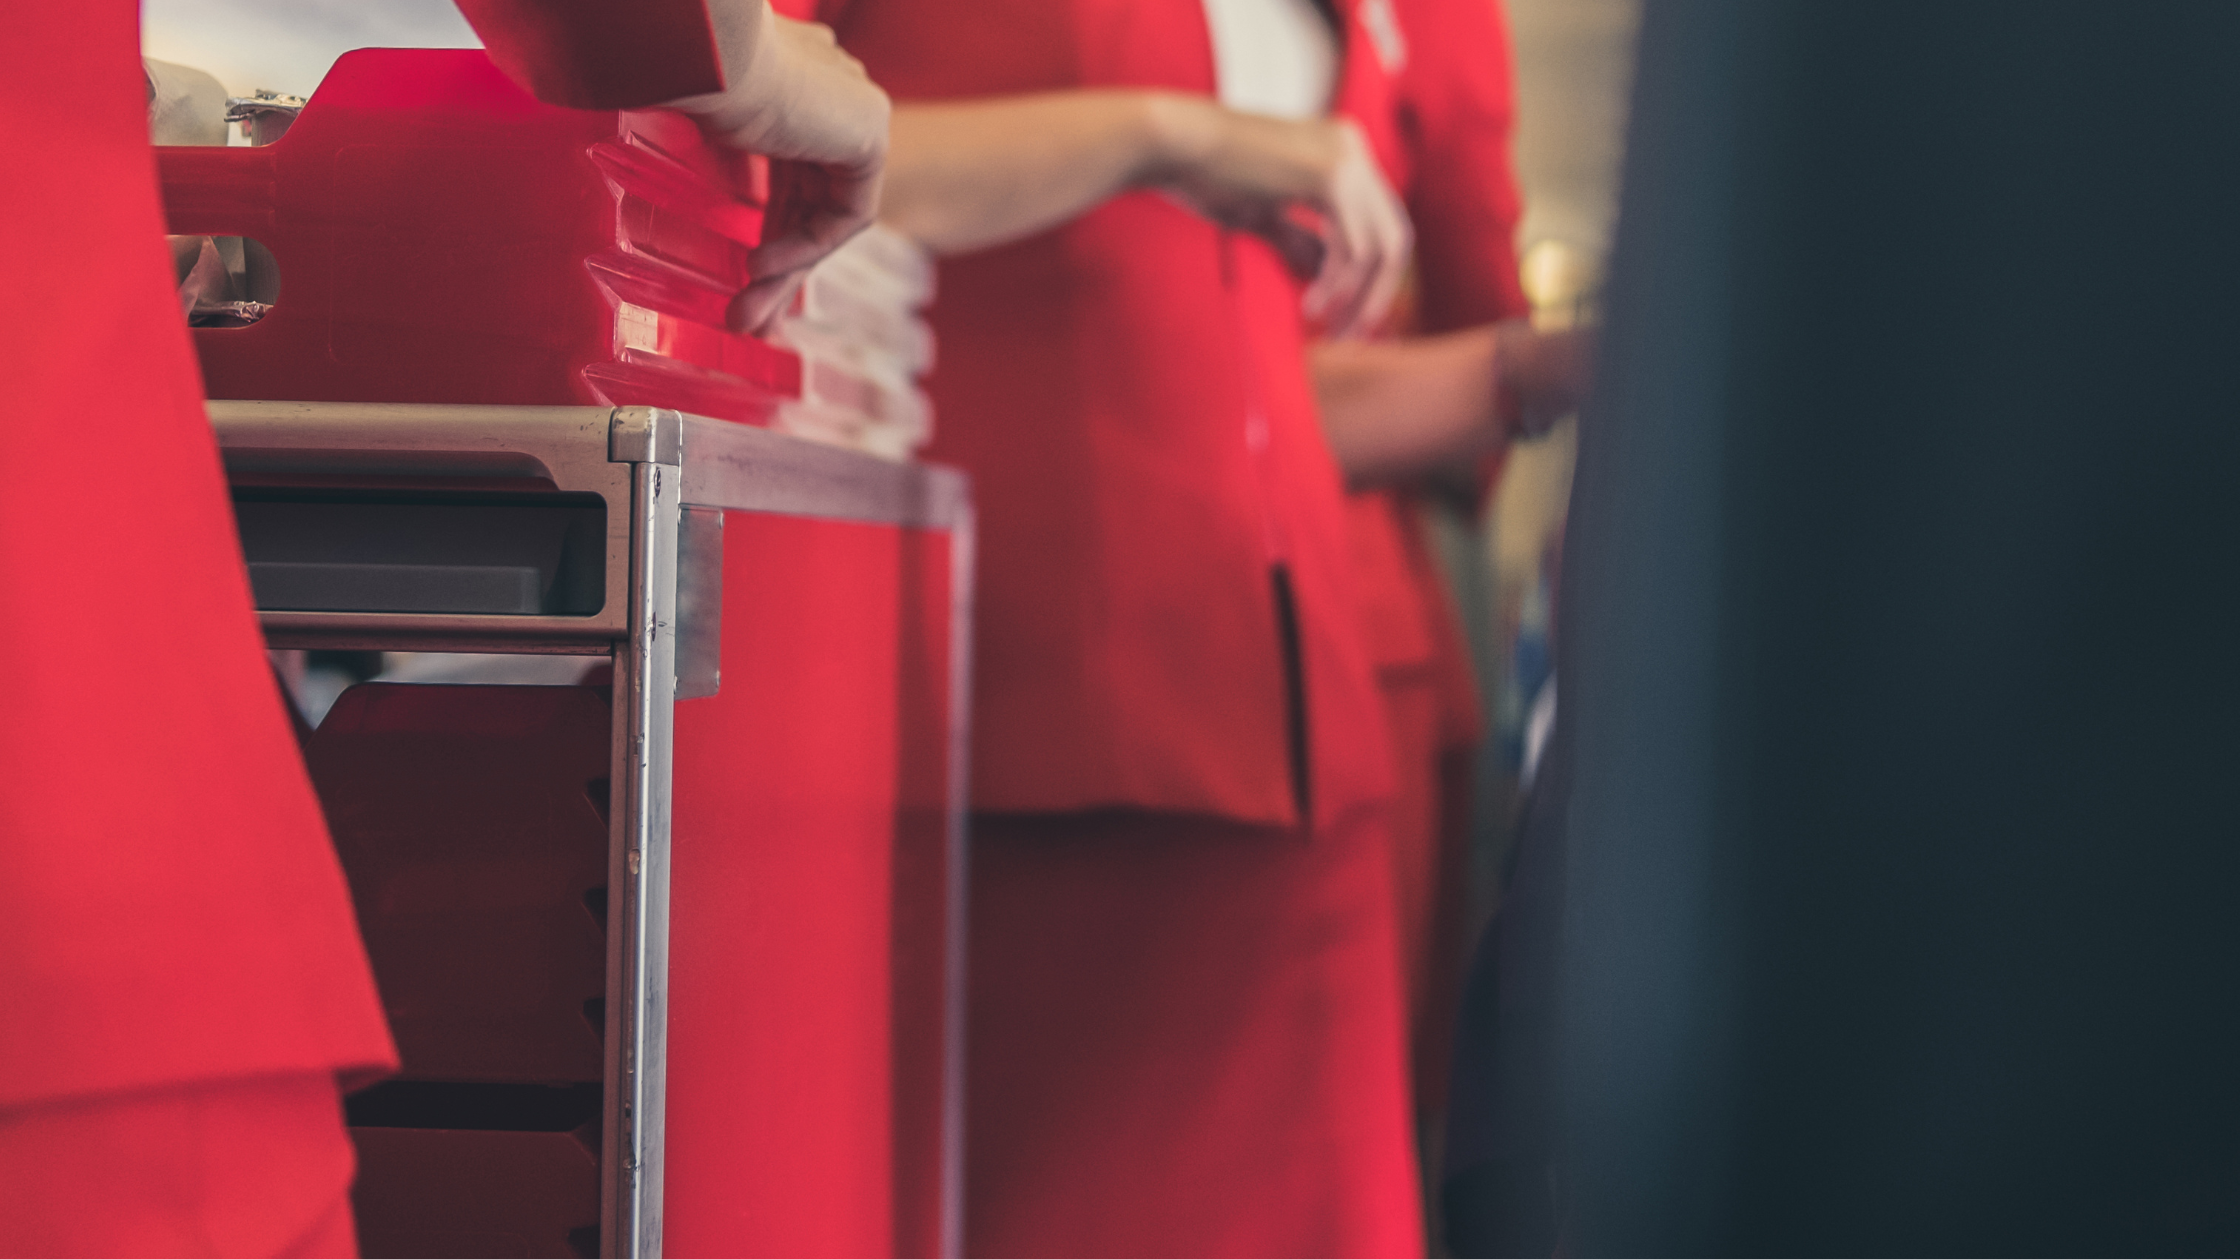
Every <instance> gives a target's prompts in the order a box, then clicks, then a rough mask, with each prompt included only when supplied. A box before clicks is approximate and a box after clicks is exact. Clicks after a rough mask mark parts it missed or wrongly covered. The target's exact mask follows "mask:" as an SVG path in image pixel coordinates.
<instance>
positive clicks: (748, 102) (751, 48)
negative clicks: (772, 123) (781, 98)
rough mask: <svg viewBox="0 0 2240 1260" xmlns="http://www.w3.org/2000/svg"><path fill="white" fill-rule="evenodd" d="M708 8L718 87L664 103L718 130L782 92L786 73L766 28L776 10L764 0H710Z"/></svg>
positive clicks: (739, 120)
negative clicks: (719, 67)
mask: <svg viewBox="0 0 2240 1260" xmlns="http://www.w3.org/2000/svg"><path fill="white" fill-rule="evenodd" d="M708 11H709V17H710V24H711V25H712V26H713V28H714V33H715V40H716V52H717V55H718V57H719V58H720V59H721V61H722V63H723V90H722V91H720V92H710V93H708V94H706V95H704V96H686V97H681V98H679V99H677V100H673V101H670V102H669V103H668V105H669V108H671V109H674V110H677V111H679V112H680V113H685V114H690V115H692V116H694V117H696V118H699V119H701V120H703V121H704V122H706V123H707V124H708V125H710V126H712V127H714V128H716V129H717V130H719V131H723V130H730V129H732V128H735V127H737V126H739V125H741V124H742V123H743V122H744V121H745V120H747V119H748V118H750V117H752V116H754V115H755V114H757V113H758V112H759V111H760V110H761V108H762V106H763V103H764V102H766V101H768V100H770V99H772V98H773V96H775V95H783V93H784V91H785V87H786V85H785V83H784V80H785V79H787V78H789V77H790V76H788V75H787V73H786V70H787V67H786V66H785V65H784V61H785V57H784V51H783V49H781V48H780V47H779V44H780V43H781V41H780V40H779V39H778V38H776V32H774V31H773V30H772V29H771V27H773V26H774V25H775V24H776V22H777V15H776V14H774V13H773V12H771V9H770V5H769V4H768V2H767V0H739V2H738V3H733V4H711V5H709V6H708Z"/></svg>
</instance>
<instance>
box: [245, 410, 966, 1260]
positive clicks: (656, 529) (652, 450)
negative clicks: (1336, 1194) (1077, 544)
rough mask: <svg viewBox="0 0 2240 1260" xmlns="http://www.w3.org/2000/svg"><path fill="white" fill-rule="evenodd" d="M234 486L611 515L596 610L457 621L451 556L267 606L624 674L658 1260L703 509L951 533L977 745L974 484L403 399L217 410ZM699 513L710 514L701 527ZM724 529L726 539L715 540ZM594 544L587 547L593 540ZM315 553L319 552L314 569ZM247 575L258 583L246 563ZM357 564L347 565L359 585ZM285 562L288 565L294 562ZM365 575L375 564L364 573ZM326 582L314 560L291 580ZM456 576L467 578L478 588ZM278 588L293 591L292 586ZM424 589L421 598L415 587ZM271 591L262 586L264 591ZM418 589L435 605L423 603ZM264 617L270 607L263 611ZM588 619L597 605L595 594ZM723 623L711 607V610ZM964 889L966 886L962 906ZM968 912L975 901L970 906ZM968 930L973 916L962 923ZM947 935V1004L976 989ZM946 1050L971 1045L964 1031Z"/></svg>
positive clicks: (624, 1212) (698, 686)
mask: <svg viewBox="0 0 2240 1260" xmlns="http://www.w3.org/2000/svg"><path fill="white" fill-rule="evenodd" d="M210 417H211V421H212V423H213V425H214V426H215V428H216V430H217V434H218V441H219V444H220V447H221V450H222V452H223V456H224V459H225V463H226V467H227V471H228V475H229V476H230V477H231V478H232V479H233V480H234V483H235V485H236V486H237V487H240V486H242V485H244V484H246V485H251V486H255V485H260V484H261V485H268V486H288V485H299V486H300V485H309V486H314V487H318V486H327V487H343V488H348V489H352V490H353V492H355V493H359V494H364V493H367V492H368V491H367V488H369V487H370V488H372V489H373V490H374V491H378V490H379V489H380V488H383V487H390V488H407V489H409V488H411V487H419V488H421V489H426V488H428V487H439V488H440V487H443V486H447V485H456V486H463V487H479V486H489V485H514V486H534V487H536V488H537V489H538V490H539V491H540V492H544V491H549V494H550V495H551V496H553V497H555V498H556V499H558V500H566V501H575V502H588V501H589V500H588V498H587V496H595V497H596V498H597V499H598V500H600V501H601V502H602V503H603V506H604V520H605V529H604V536H603V538H601V539H598V540H595V542H594V543H593V545H591V546H589V547H588V548H587V547H584V546H578V547H577V549H576V550H577V553H578V554H575V555H574V556H573V557H572V559H571V560H569V563H572V564H574V565H575V566H576V567H577V568H578V569H579V570H581V572H580V573H578V574H577V575H576V580H577V581H578V584H579V585H582V584H585V583H589V584H590V585H589V586H588V588H587V589H590V590H595V591H596V593H597V599H596V609H595V611H590V612H583V613H570V612H567V611H564V610H562V611H552V610H546V609H538V610H531V611H510V612H487V611H471V610H470V611H459V610H457V608H456V607H453V608H452V609H451V610H448V611H446V610H444V609H443V607H442V606H443V605H445V604H447V603H450V604H454V605H455V604H456V603H457V602H458V599H459V598H460V596H459V591H460V590H461V589H465V588H469V587H472V585H473V582H474V581H475V580H480V578H481V577H482V576H483V575H484V573H485V569H486V568H487V566H484V567H483V568H477V567H476V566H474V565H469V564H458V565H450V566H448V569H447V565H446V562H445V559H444V557H443V555H441V554H440V551H441V545H440V540H438V542H437V544H436V550H437V552H438V553H439V554H432V555H430V556H427V557H422V558H421V560H420V561H419V562H417V563H415V564H411V565H402V566H400V565H395V564H389V565H384V566H378V567H379V569H380V572H379V574H378V575H377V576H379V577H380V579H381V580H382V582H383V583H384V587H383V589H384V591H385V594H384V595H383V599H384V600H385V601H386V602H387V603H389V604H392V605H397V606H395V607H390V608H388V609H387V610H384V611H363V610H335V611H316V610H311V611H306V610H303V609H302V608H300V607H299V608H296V609H292V610H285V611H283V610H279V609H269V610H267V609H260V613H259V616H260V618H261V620H262V622H263V626H264V631H265V635H266V640H267V642H268V643H269V645H270V646H272V647H276V648H337V649H369V650H395V651H433V652H510V653H561V654H575V655H603V656H609V657H611V659H612V660H613V664H614V691H613V712H614V714H615V721H614V726H613V737H612V762H611V764H612V774H613V778H612V783H613V784H614V785H616V786H615V805H616V808H614V809H613V811H612V815H611V821H610V829H609V856H608V865H609V880H610V883H609V887H610V888H611V889H615V890H619V895H616V896H611V897H610V901H609V913H610V916H611V917H610V919H609V929H608V933H607V992H608V994H609V1000H608V1002H607V1004H606V1010H605V1020H606V1029H605V1042H606V1068H605V1073H606V1080H605V1101H604V1115H603V1118H602V1119H603V1124H602V1138H601V1142H602V1150H601V1159H600V1176H601V1179H602V1187H601V1189H602V1198H603V1203H602V1211H601V1226H600V1243H601V1251H602V1253H603V1254H605V1255H610V1256H656V1255H659V1254H661V1246H662V1169H663V1142H662V1135H663V1107H664V1078H665V1046H664V1035H665V1027H666V996H665V995H666V986H667V976H668V938H669V930H668V929H669V924H668V907H669V870H670V867H669V853H670V784H671V767H672V760H671V757H672V730H673V706H674V704H675V702H676V701H677V700H678V699H679V698H689V697H691V696H694V695H705V694H710V693H712V692H713V691H714V690H715V688H716V686H717V685H718V682H717V673H716V670H717V666H718V663H719V657H720V649H719V644H718V643H717V641H716V639H715V630H714V624H715V618H714V616H713V615H712V610H713V609H714V608H716V607H717V606H718V605H719V604H720V599H721V595H720V583H721V580H722V569H721V563H720V526H721V521H720V518H719V517H717V515H716V512H701V513H696V512H695V511H693V509H715V510H716V511H718V512H720V511H744V512H762V513H776V514H782V515H788V516H805V517H820V518H829V519H835V520H848V521H860V522H872V523H879V524H887V525H894V526H900V527H905V528H915V529H926V530H937V531H944V532H947V533H948V534H949V535H950V539H951V543H950V545H951V555H952V563H951V568H950V572H951V587H952V589H951V600H952V602H951V610H952V611H951V616H952V621H951V626H950V633H951V636H952V639H951V642H952V644H953V648H952V652H951V663H950V670H951V676H950V678H949V686H950V695H951V696H952V697H954V698H955V699H954V700H953V702H952V705H951V719H950V720H951V725H952V730H951V731H950V732H949V734H950V738H951V739H952V741H953V744H952V746H953V747H954V746H955V743H954V741H958V740H961V737H962V734H963V729H962V728H963V723H964V721H965V719H964V716H963V715H964V710H965V707H966V706H965V705H964V703H963V697H965V696H967V695H969V679H968V678H967V677H966V674H965V671H966V669H967V664H966V662H967V661H968V659H969V653H968V652H967V651H966V650H965V645H967V644H969V642H970V633H969V629H970V628H969V624H968V621H969V616H970V613H969V609H970V605H971V598H970V596H971V591H970V584H971V572H972V565H971V548H972V508H971V501H970V496H969V491H968V488H967V483H966V481H965V478H964V477H963V476H962V475H961V474H959V473H956V472H953V471H951V470H947V469H942V468H937V467H930V466H926V465H918V464H897V463H892V462H889V461H885V460H881V459H877V458H874V457H871V456H867V455H860V454H857V453H854V452H850V451H845V450H841V449H837V448H833V447H828V446H822V445H818V444H815V443H810V442H806V441H802V440H800V439H796V438H792V437H788V436H786V435H782V434H777V433H772V432H769V431H767V430H762V429H757V428H753V427H749V426H745V425H739V424H732V423H727V422H723V421H716V420H708V419H704V418H701V417H697V416H689V415H683V414H680V413H678V412H675V411H670V410H664V409H658V408H648V407H492V406H440V405H418V404H387V403H290V402H224V401H214V402H212V403H211V404H210ZM701 518H707V519H706V520H705V521H703V520H702V519H701ZM711 527H712V535H711ZM579 541H582V540H579ZM315 559H316V558H314V561H315ZM250 560H251V572H252V580H253V581H255V580H256V578H257V577H258V575H259V567H258V564H257V556H256V555H255V554H254V553H253V552H252V554H251V555H250ZM347 563H348V562H347V561H346V560H345V561H338V564H337V566H335V567H334V571H335V572H341V573H344V574H345V575H347V574H348V573H349V572H350V571H351V570H349V569H348V567H347ZM283 567H284V566H283ZM368 571H369V572H370V571H371V570H368ZM299 572H308V573H309V574H310V580H314V581H316V580H321V579H322V578H323V577H324V576H331V575H329V574H327V573H326V571H323V570H320V568H319V566H318V564H317V563H316V562H313V563H310V564H308V565H303V564H298V565H296V566H295V568H293V569H290V570H288V573H287V575H286V576H290V577H291V578H293V577H294V576H295V575H297V574H298V573H299ZM461 579H465V580H464V581H462V580H461ZM275 580H277V579H275ZM415 583H419V586H418V587H416V586H415ZM260 589H261V588H260ZM415 590H424V591H425V592H426V593H427V594H426V597H425V598H423V599H420V600H419V602H420V603H423V604H427V605H430V607H423V608H415V607H412V606H411V605H413V604H414V602H415V599H416V596H415V594H414V592H415ZM259 602H260V605H262V604H263V603H266V602H268V601H266V600H264V599H260V601H259ZM581 602H582V604H583V606H585V607H592V605H593V601H592V599H591V598H589V597H588V596H587V597H585V598H584V599H583V600H582V601H581ZM701 609H706V610H710V611H709V612H707V613H702V612H700V611H698V610H701ZM963 773H964V759H963V757H962V756H961V755H959V756H954V757H952V758H951V761H950V769H949V774H950V791H949V793H948V808H949V814H950V817H949V823H948V825H949V828H950V834H951V837H952V841H951V845H950V852H951V853H952V855H956V856H953V858H952V860H961V853H962V845H961V842H960V838H961V836H962V827H963V825H964V820H963V804H962V803H963V800H964V790H963V787H964V785H963V779H962V776H963ZM961 887H962V880H961V871H956V870H953V871H952V872H951V888H952V890H953V891H952V896H957V895H961V894H960V893H959V892H957V891H955V890H960V889H961ZM953 909H961V907H953ZM950 921H951V924H952V928H951V931H952V932H954V931H955V930H956V928H955V926H954V925H955V924H956V923H958V922H959V921H960V916H958V915H956V914H952V916H951V920H950ZM959 944H960V943H959V942H956V941H954V940H952V942H951V948H950V950H949V952H948V957H949V958H950V960H951V961H950V970H951V974H950V978H949V984H950V987H951V989H952V992H951V994H950V995H949V997H950V1000H951V1001H952V1002H954V1000H955V999H956V997H957V994H956V992H955V990H956V988H957V987H958V986H959V984H960V983H961V972H960V971H959V969H958V968H959V964H958V962H957V959H958V958H959V957H960V955H961V950H960V949H959V948H957V946H958V945H959ZM949 1035H950V1036H951V1037H952V1038H954V1037H956V1036H957V1033H956V1032H955V1031H954V1029H953V1026H952V1031H951V1032H950V1033H949ZM955 1051H956V1046H954V1045H952V1046H951V1047H950V1054H949V1059H948V1062H949V1073H950V1078H951V1079H950V1081H949V1083H948V1086H947V1089H946V1097H945V1099H944V1108H945V1111H946V1113H947V1122H946V1124H945V1126H944V1127H945V1129H946V1131H947V1133H948V1134H949V1146H950V1151H949V1159H948V1161H947V1164H948V1169H947V1172H946V1174H945V1176H946V1179H947V1180H946V1181H945V1184H944V1186H943V1192H944V1193H943V1198H944V1200H945V1204H946V1209H945V1213H944V1215H945V1220H946V1222H947V1225H946V1227H945V1228H944V1231H943V1232H944V1234H946V1235H948V1237H947V1238H946V1239H945V1242H946V1243H947V1247H948V1250H949V1254H956V1252H955V1247H956V1244H957V1242H958V1239H957V1238H956V1237H955V1225H954V1222H955V1221H956V1220H957V1217H958V1210H959V1208H960V1207H961V1204H960V1203H959V1199H960V1197H961V1196H960V1190H959V1187H958V1186H957V1185H956V1184H955V1181H954V1178H955V1168H956V1163H957V1161H956V1154H957V1152H956V1143H957V1136H956V1135H957V1134H958V1133H959V1132H960V1128H961V1116H960V1114H959V1112H960V1110H961V1085H960V1083H959V1082H958V1081H957V1079H956V1077H957V1075H958V1072H957V1058H956V1054H955Z"/></svg>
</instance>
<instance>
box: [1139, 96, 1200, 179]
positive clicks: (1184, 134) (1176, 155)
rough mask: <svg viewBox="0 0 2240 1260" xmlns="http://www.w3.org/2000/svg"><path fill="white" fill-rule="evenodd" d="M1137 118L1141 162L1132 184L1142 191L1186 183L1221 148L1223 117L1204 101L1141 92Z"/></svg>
mask: <svg viewBox="0 0 2240 1260" xmlns="http://www.w3.org/2000/svg"><path fill="white" fill-rule="evenodd" d="M1134 114H1135V120H1136V131H1137V141H1136V150H1137V160H1136V162H1135V163H1134V171H1133V178H1132V179H1131V180H1130V181H1129V182H1130V183H1131V184H1134V185H1136V186H1138V187H1145V186H1156V185H1161V184H1173V183H1179V182H1182V181H1184V180H1187V179H1188V178H1189V177H1190V176H1191V174H1192V173H1193V172H1195V171H1198V170H1200V169H1203V168H1204V166H1205V165H1206V163H1207V162H1208V161H1209V160H1210V159H1211V157H1212V155H1213V153H1214V152H1215V151H1216V150H1217V149H1218V148H1219V147H1220V129H1221V122H1222V113H1221V110H1220V109H1219V108H1217V107H1215V106H1214V105H1212V104H1211V102H1209V101H1207V100H1206V99H1205V98H1204V97H1200V96H1193V95H1190V94H1189V93H1186V92H1161V91H1150V92H1142V93H1138V94H1136V96H1135V110H1134Z"/></svg>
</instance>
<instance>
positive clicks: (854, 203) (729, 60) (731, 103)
mask: <svg viewBox="0 0 2240 1260" xmlns="http://www.w3.org/2000/svg"><path fill="white" fill-rule="evenodd" d="M755 7H756V9H757V10H758V16H757V17H755V18H753V19H750V20H749V21H747V22H745V23H742V29H741V30H740V31H738V32H737V33H735V34H734V33H731V32H726V36H727V38H726V39H725V43H726V45H727V46H726V49H725V57H724V62H725V72H726V77H727V78H728V79H729V81H730V83H731V86H730V87H729V88H727V89H725V90H724V91H722V92H720V93H716V94H713V95H709V96H697V97H687V98H685V99H683V100H679V101H673V102H670V105H671V107H672V108H675V109H679V110H682V111H684V112H685V113H688V114H692V115H695V116H696V117H698V118H699V120H700V125H701V128H702V130H704V131H705V132H707V133H708V135H710V136H711V137H714V138H715V139H717V140H719V141H721V142H722V143H725V144H728V145H731V146H732V147H734V148H738V149H743V150H746V151H748V152H752V153H761V154H764V155H766V156H768V157H770V158H772V159H773V161H772V163H771V170H770V207H769V213H768V215H767V217H766V218H765V220H764V227H763V236H762V244H761V245H760V246H758V247H757V248H756V249H755V250H754V252H753V253H752V254H750V255H749V257H748V262H749V265H750V266H751V268H752V269H753V272H754V280H753V282H752V283H750V284H749V285H748V286H747V288H746V289H745V291H744V292H742V293H740V294H739V296H738V297H737V298H735V299H733V301H732V304H731V321H732V325H733V327H735V328H738V329H742V330H744V331H748V332H759V331H761V330H762V329H763V328H764V327H766V326H767V325H768V324H769V323H770V321H771V320H772V319H773V318H775V317H776V316H777V314H778V313H779V312H780V311H782V310H784V309H785V307H786V304H787V303H788V302H790V301H791V300H792V298H793V294H794V290H796V289H797V288H799V287H800V285H801V281H802V280H803V279H804V278H805V277H806V276H807V275H808V272H809V268H811V267H813V266H815V265H816V264H817V262H818V261H819V260H821V259H823V258H824V256H825V255H827V254H829V253H831V252H832V251H833V250H835V249H838V248H839V247H840V246H841V245H843V244H845V243H846V242H847V241H848V238H850V237H852V236H854V235H855V234H856V233H857V232H860V231H862V230H863V229H864V228H865V227H867V226H869V225H870V223H871V220H872V219H873V218H874V217H875V216H877V214H878V212H879V184H880V179H881V177H882V175H883V173H884V171H885V169H886V159H887V120H888V112H889V105H888V102H887V94H886V93H885V92H882V91H880V90H879V87H878V85H876V84H874V83H873V82H872V81H871V79H870V77H869V76H867V75H866V74H865V73H864V70H863V65H862V63H860V62H858V61H857V60H856V59H855V58H853V57H851V56H849V55H848V54H847V53H845V52H843V51H841V49H840V46H839V44H838V43H837V42H836V41H835V40H834V38H833V35H832V31H831V29H830V28H829V27H824V26H819V25H816V24H815V23H811V22H795V21H791V20H789V19H786V18H781V17H778V16H777V15H776V14H773V13H771V12H770V10H769V8H768V6H767V5H766V4H761V3H757V4H756V6H755Z"/></svg>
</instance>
